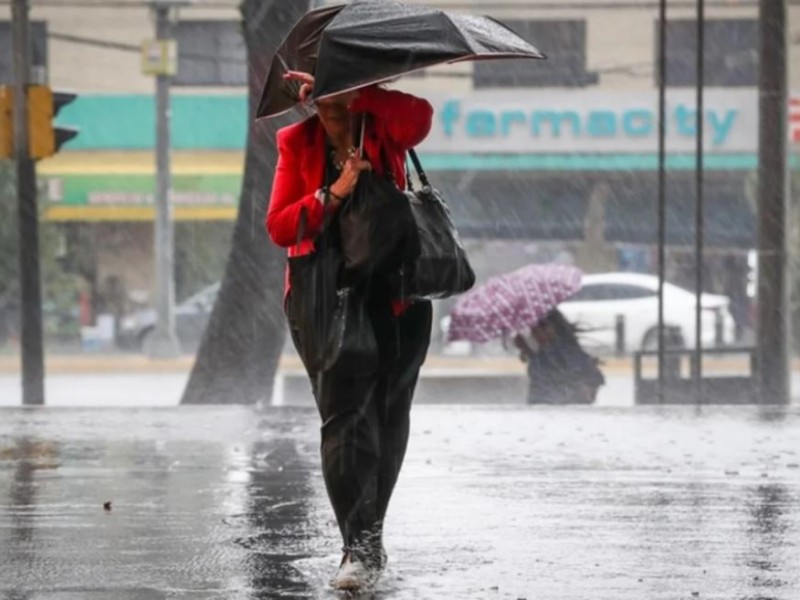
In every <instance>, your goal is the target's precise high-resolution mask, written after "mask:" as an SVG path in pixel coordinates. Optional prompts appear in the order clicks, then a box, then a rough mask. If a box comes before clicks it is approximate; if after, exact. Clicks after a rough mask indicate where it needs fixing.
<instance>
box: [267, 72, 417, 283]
mask: <svg viewBox="0 0 800 600" xmlns="http://www.w3.org/2000/svg"><path fill="white" fill-rule="evenodd" d="M352 110H353V112H355V113H360V112H367V113H370V114H372V115H373V116H374V119H373V120H372V123H373V124H372V126H371V127H370V126H368V128H367V130H366V132H365V136H364V150H365V153H366V155H367V156H368V157H370V159H371V160H372V161H373V164H372V168H373V169H374V170H375V171H376V172H378V173H382V172H383V165H382V164H379V163H380V161H379V159H378V157H379V156H381V147H383V149H384V152H385V156H386V159H387V161H388V163H389V165H390V167H391V169H392V172H393V175H394V180H395V181H396V182H398V184H399V185H405V154H406V152H407V151H408V150H409V149H410V148H413V147H414V146H416V145H417V144H419V143H420V142H421V141H422V140H424V139H425V137H426V136H427V135H428V132H429V131H430V128H431V120H432V118H433V108H432V107H431V105H430V104H429V103H428V102H427V101H426V100H422V99H420V98H417V97H415V96H411V95H409V94H404V93H402V92H397V91H390V90H385V89H382V88H379V87H369V88H365V89H363V90H361V93H360V94H359V96H358V98H357V99H356V100H355V102H353V106H352ZM277 141H278V164H277V166H276V167H275V179H274V180H273V183H272V196H271V197H270V201H269V208H268V210H267V219H266V225H267V232H268V233H269V236H270V238H272V241H273V242H275V243H276V244H277V245H279V246H283V247H284V248H288V249H289V256H302V255H303V254H308V253H310V252H313V251H314V241H313V240H314V238H315V237H316V236H317V234H318V233H319V230H320V228H321V227H322V222H323V207H322V204H321V203H320V201H319V200H317V198H316V197H315V192H316V191H317V190H319V189H320V188H321V187H322V186H323V178H324V177H325V162H326V156H325V130H324V128H323V127H322V123H320V120H319V117H317V116H316V115H315V116H313V117H310V118H308V119H306V120H305V121H302V122H300V123H296V124H294V125H290V126H289V127H284V128H283V129H281V130H280V131H278V135H277ZM376 163H378V164H376ZM303 209H305V210H306V213H307V224H306V231H305V232H304V236H303V240H302V241H301V242H300V244H299V245H298V244H297V233H298V228H299V224H300V214H301V211H302V210H303ZM288 291H289V283H288V278H287V283H286V292H287V293H288Z"/></svg>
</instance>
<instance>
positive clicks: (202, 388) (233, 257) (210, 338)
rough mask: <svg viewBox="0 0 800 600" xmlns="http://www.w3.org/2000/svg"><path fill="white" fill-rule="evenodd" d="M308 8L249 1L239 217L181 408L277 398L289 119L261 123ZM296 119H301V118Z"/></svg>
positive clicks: (287, 0)
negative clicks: (282, 167)
mask: <svg viewBox="0 0 800 600" xmlns="http://www.w3.org/2000/svg"><path fill="white" fill-rule="evenodd" d="M308 8H309V6H308V1H307V0H302V1H301V0H243V2H242V4H241V6H240V9H241V12H242V28H243V34H244V38H245V44H246V46H247V63H248V87H249V102H248V107H249V108H248V110H249V120H248V123H249V129H248V134H247V150H246V154H245V166H244V179H243V184H242V193H241V199H240V202H239V213H238V215H237V218H236V224H235V227H234V231H233V239H232V245H231V251H230V255H229V256H228V262H227V265H226V267H225V275H224V277H223V279H222V285H221V287H220V291H219V296H218V297H217V301H216V304H215V305H214V309H213V310H212V312H211V317H210V319H209V322H208V327H207V329H206V331H205V333H204V335H203V339H202V341H201V343H200V348H199V350H198V352H197V359H196V361H195V364H194V367H193V369H192V373H191V375H190V377H189V383H188V384H187V386H186V390H185V391H184V393H183V398H182V399H181V404H255V403H257V402H259V401H264V400H266V401H268V400H269V399H270V398H271V397H272V387H273V380H274V377H275V372H276V370H277V368H278V361H279V359H280V356H281V351H282V350H283V344H284V338H285V333H286V326H285V318H284V315H283V273H284V268H285V264H286V260H285V253H284V251H283V250H281V249H279V248H276V247H275V246H274V245H273V244H272V242H271V241H270V240H269V238H268V237H267V234H266V231H265V229H264V216H265V213H266V207H267V202H268V200H269V195H270V189H271V186H272V177H273V173H274V170H275V162H276V160H277V149H276V147H275V132H276V131H277V129H278V127H280V126H282V125H285V124H286V123H287V122H288V119H290V118H291V117H288V118H284V119H271V120H269V121H266V122H263V121H262V122H259V123H256V122H255V121H254V114H255V109H256V106H257V104H258V100H259V95H260V93H261V86H262V85H263V83H264V80H265V78H266V74H267V70H268V68H269V64H270V61H271V60H272V56H273V55H274V53H275V49H276V48H277V46H278V44H280V42H281V41H282V40H283V38H284V37H285V35H286V34H287V33H288V31H289V29H290V28H291V27H292V26H293V25H294V23H295V22H296V21H297V20H298V19H299V18H300V17H301V16H302V15H303V14H304V13H305V12H306V11H307V10H308ZM295 117H296V115H295Z"/></svg>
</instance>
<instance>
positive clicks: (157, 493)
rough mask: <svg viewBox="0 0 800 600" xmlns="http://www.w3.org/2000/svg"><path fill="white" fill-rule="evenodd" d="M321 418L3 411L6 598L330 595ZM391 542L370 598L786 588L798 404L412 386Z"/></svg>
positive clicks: (799, 485) (683, 594)
mask: <svg viewBox="0 0 800 600" xmlns="http://www.w3.org/2000/svg"><path fill="white" fill-rule="evenodd" d="M317 435H318V423H317V417H316V414H315V412H314V411H313V409H307V408H290V407H287V408H275V409H270V410H268V411H267V412H264V413H256V412H254V411H251V410H248V409H243V408H183V409H178V408H164V409H153V408H149V409H58V408H49V409H27V410H26V409H18V408H6V409H2V410H0V598H2V599H3V600H6V599H7V600H12V599H13V600H100V599H103V600H151V599H172V598H191V599H198V600H204V599H212V598H213V599H226V600H227V599H234V600H235V599H267V598H334V597H335V596H334V595H333V594H332V593H331V592H330V591H329V589H328V587H327V581H328V579H329V577H330V576H331V575H332V573H333V571H334V570H335V567H336V566H337V564H338V559H339V555H338V552H339V542H338V540H337V538H336V534H335V525H334V523H333V520H332V513H331V510H330V508H329V507H328V504H327V499H326V497H325V491H324V486H323V482H322V479H321V475H320V472H319V466H318V453H317ZM106 501H111V507H110V508H111V510H104V508H103V503H104V502H106ZM386 546H387V550H388V551H389V570H388V573H387V576H386V577H385V579H384V580H383V582H382V583H381V585H380V587H379V589H378V591H377V593H376V596H375V597H376V598H386V599H390V598H391V599H395V598H396V599H428V598H431V599H443V598H448V599H449V598H454V599H471V598H481V599H483V598H488V599H500V598H503V599H505V598H510V599H519V598H525V599H526V600H533V599H537V600H538V599H543V600H551V599H575V600H587V599H592V600H595V599H596V600H605V599H608V600H612V599H613V600H625V599H631V600H634V599H635V600H645V599H653V600H655V599H664V600H666V599H669V600H674V599H682V598H686V599H693V598H717V599H720V600H722V599H724V600H757V599H758V600H767V599H780V600H796V599H797V598H800V408H797V407H794V408H788V409H775V408H773V409H760V408H757V407H752V408H751V407H745V408H724V407H716V408H704V409H703V410H697V409H694V408H691V407H664V408H659V407H639V408H602V407H522V406H500V407H493V408H482V407H474V406H418V407H416V408H415V410H414V413H413V433H412V440H411V445H410V449H409V454H408V457H407V461H406V467H405V469H404V472H403V474H402V475H401V479H400V482H399V484H398V489H397V492H396V494H395V498H394V500H393V505H392V506H391V507H390V512H389V520H388V523H387V539H386Z"/></svg>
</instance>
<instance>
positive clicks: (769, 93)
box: [758, 0, 790, 404]
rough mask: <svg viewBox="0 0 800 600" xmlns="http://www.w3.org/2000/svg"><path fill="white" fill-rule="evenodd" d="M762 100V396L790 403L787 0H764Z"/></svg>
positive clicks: (760, 184) (759, 323)
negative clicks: (787, 239) (787, 228)
mask: <svg viewBox="0 0 800 600" xmlns="http://www.w3.org/2000/svg"><path fill="white" fill-rule="evenodd" d="M759 4H760V18H759V37H760V64H759V82H758V87H759V101H758V113H759V114H758V132H759V133H758V136H759V139H758V372H759V385H760V394H761V398H760V399H761V402H764V403H774V404H787V403H788V402H789V397H790V384H789V339H790V336H789V286H788V285H787V266H788V265H787V262H788V261H787V246H786V223H787V216H788V215H787V212H788V211H787V197H788V177H787V168H786V118H787V117H786V111H787V81H786V79H787V75H786V64H787V63H786V60H787V56H786V54H787V51H788V47H787V27H786V2H785V0H760V3H759Z"/></svg>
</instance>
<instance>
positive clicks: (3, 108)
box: [0, 85, 14, 158]
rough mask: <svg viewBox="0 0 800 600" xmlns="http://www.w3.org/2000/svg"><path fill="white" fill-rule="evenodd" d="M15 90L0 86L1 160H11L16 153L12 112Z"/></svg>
mask: <svg viewBox="0 0 800 600" xmlns="http://www.w3.org/2000/svg"><path fill="white" fill-rule="evenodd" d="M12 96H13V90H12V89H11V88H10V87H7V86H5V85H0V158H11V153H12V152H13V151H14V143H13V142H14V140H13V137H14V127H13V125H12V119H13V118H14V116H13V114H12V111H11V101H12V99H13V97H12Z"/></svg>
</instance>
